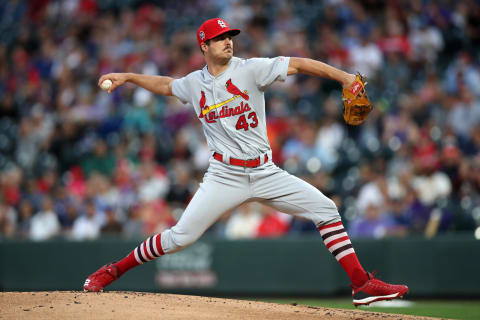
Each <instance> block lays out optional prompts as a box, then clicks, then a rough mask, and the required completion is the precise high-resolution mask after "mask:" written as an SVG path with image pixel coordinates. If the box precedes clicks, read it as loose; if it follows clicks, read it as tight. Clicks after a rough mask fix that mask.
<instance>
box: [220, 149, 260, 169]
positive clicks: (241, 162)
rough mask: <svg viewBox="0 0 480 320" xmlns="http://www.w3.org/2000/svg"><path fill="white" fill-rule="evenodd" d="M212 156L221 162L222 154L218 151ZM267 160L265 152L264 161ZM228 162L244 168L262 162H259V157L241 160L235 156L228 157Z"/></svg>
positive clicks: (255, 165)
mask: <svg viewBox="0 0 480 320" xmlns="http://www.w3.org/2000/svg"><path fill="white" fill-rule="evenodd" d="M213 158H214V159H215V160H218V161H220V162H223V156H222V155H221V154H220V153H217V152H215V153H214V154H213ZM267 161H268V156H267V155H266V154H265V161H264V163H266V162H267ZM230 164H231V165H234V166H239V167H246V168H255V167H258V166H259V165H261V164H262V163H261V162H260V157H258V158H256V159H251V160H242V159H235V158H230Z"/></svg>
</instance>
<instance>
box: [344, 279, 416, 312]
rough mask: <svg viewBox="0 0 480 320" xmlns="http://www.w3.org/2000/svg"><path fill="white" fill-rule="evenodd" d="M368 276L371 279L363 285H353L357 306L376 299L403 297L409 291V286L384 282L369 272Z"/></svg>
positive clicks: (355, 304) (353, 294) (354, 299)
mask: <svg viewBox="0 0 480 320" xmlns="http://www.w3.org/2000/svg"><path fill="white" fill-rule="evenodd" d="M368 278H369V280H368V281H367V282H365V284H364V285H363V286H361V287H358V288H357V287H355V286H353V285H352V286H351V287H352V289H353V290H352V296H353V305H354V306H355V307H358V306H361V305H369V304H370V303H372V302H375V301H382V300H392V299H396V298H401V297H402V296H403V295H404V294H405V293H407V292H408V287H407V286H405V285H397V284H389V283H386V282H383V281H381V280H378V279H375V277H374V275H373V274H371V273H368Z"/></svg>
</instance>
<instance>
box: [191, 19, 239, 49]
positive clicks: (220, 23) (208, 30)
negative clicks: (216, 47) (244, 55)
mask: <svg viewBox="0 0 480 320" xmlns="http://www.w3.org/2000/svg"><path fill="white" fill-rule="evenodd" d="M226 32H228V33H229V34H230V36H232V37H233V36H236V35H237V34H239V33H240V30H239V29H230V27H229V25H228V23H227V22H226V21H225V20H223V19H222V18H213V19H209V20H207V21H205V22H203V23H202V25H201V26H200V27H199V28H198V29H197V41H198V46H199V47H201V45H202V43H203V42H204V41H207V40H210V39H213V38H215V37H218V36H219V35H222V34H224V33H226Z"/></svg>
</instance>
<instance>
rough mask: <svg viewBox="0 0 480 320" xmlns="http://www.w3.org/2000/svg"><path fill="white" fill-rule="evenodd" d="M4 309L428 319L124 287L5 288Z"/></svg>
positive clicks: (63, 313)
mask: <svg viewBox="0 0 480 320" xmlns="http://www.w3.org/2000/svg"><path fill="white" fill-rule="evenodd" d="M0 310H1V313H0V319H129V320H131V319H228V320H236V319H242V320H243V319H262V320H263V319H272V320H273V319H275V320H279V319H295V320H297V319H298V320H300V319H342V320H343V319H351V320H353V319H355V320H357V319H362V320H369V319H382V320H383V319H404V320H406V319H429V318H420V317H412V316H405V315H391V314H385V313H377V312H367V311H362V310H342V309H330V308H317V307H308V306H301V305H297V306H293V305H281V304H275V303H265V302H254V301H244V300H233V299H221V298H209V297H197V296H186V295H174V294H158V293H143V292H123V291H109V292H105V293H83V292H76V291H53V292H0ZM430 319H432V318H430Z"/></svg>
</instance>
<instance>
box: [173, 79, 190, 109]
mask: <svg viewBox="0 0 480 320" xmlns="http://www.w3.org/2000/svg"><path fill="white" fill-rule="evenodd" d="M172 93H173V95H174V96H175V97H177V98H178V99H180V101H182V103H187V102H189V101H190V91H189V90H188V81H187V77H183V78H180V79H175V80H173V83H172Z"/></svg>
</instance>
